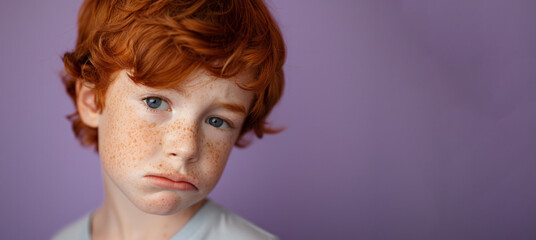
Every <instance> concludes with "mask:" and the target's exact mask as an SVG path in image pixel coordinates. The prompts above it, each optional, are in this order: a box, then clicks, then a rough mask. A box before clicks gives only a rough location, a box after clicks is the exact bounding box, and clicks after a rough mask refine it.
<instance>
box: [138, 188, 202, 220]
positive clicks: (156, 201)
mask: <svg viewBox="0 0 536 240" xmlns="http://www.w3.org/2000/svg"><path fill="white" fill-rule="evenodd" d="M140 200H141V201H132V202H133V203H134V205H135V206H136V207H137V208H138V209H140V210H141V211H143V212H145V213H149V214H154V215H173V214H176V213H178V212H180V211H182V210H184V209H186V208H188V207H190V206H192V205H193V204H195V203H196V202H198V201H192V200H191V199H189V200H186V199H184V198H181V197H180V196H179V195H178V194H177V193H175V192H171V191H164V192H159V193H155V194H152V195H151V196H147V197H146V198H144V199H140Z"/></svg>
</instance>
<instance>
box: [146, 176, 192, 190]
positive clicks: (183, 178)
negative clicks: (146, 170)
mask: <svg viewBox="0 0 536 240" xmlns="http://www.w3.org/2000/svg"><path fill="white" fill-rule="evenodd" d="M148 176H153V177H163V178H167V179H169V180H171V181H174V182H187V183H190V184H192V185H193V186H194V187H195V188H197V182H196V181H195V180H194V179H193V178H191V177H187V176H183V175H180V174H178V173H155V174H147V175H146V177H148Z"/></svg>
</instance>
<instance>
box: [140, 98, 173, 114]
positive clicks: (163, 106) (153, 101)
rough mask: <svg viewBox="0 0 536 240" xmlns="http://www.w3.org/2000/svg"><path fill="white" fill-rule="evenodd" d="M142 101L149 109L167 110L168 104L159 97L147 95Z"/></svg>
mask: <svg viewBox="0 0 536 240" xmlns="http://www.w3.org/2000/svg"><path fill="white" fill-rule="evenodd" d="M144 102H145V104H146V105H147V106H148V107H150V108H151V109H155V110H163V111H167V110H169V105H168V104H167V102H166V101H164V100H162V99H161V98H159V97H148V98H146V99H145V100H144Z"/></svg>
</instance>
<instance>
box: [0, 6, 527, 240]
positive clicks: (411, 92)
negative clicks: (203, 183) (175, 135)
mask: <svg viewBox="0 0 536 240" xmlns="http://www.w3.org/2000/svg"><path fill="white" fill-rule="evenodd" d="M269 5H270V7H271V9H272V11H273V13H274V15H275V16H276V18H277V19H278V21H279V22H280V25H281V28H282V30H283V33H284V36H285V39H286V42H287V46H288V61H287V64H286V67H285V69H286V76H287V81H288V84H287V86H286V91H285V95H284V97H283V100H282V102H281V104H280V105H279V106H278V107H277V108H276V109H275V112H274V114H273V115H272V117H271V120H272V122H273V123H275V125H277V126H287V127H288V129H287V130H286V131H285V132H283V133H281V134H279V135H274V136H267V137H266V138H264V139H262V140H260V141H256V142H255V143H254V144H253V145H252V146H251V147H250V148H248V149H246V150H235V151H234V152H233V154H232V156H231V159H230V162H229V164H228V168H227V169H226V172H225V173H224V176H223V178H222V179H221V181H220V183H219V185H218V187H217V188H216V190H215V191H214V192H213V193H212V194H211V196H212V198H213V199H215V200H216V201H218V202H220V203H222V204H224V205H226V206H227V207H228V208H230V209H232V210H233V211H235V212H237V213H238V214H240V215H242V216H244V217H245V218H247V219H249V220H251V221H252V222H254V223H256V224H258V225H260V226H262V227H263V228H265V229H267V230H268V231H271V232H273V233H275V234H277V235H279V236H280V237H281V238H283V239H536V189H535V184H534V183H535V181H536V174H535V170H536V161H535V160H536V146H535V145H536V126H535V123H536V104H535V103H536V102H535V101H536V14H535V11H536V2H535V1H532V0H508V1H507V0H503V1H495V0H494V1H492V0H481V1H477V0H449V1H439V0H437V1H432V0H429V1H424V0H405V1H402V0H401V1H387V0H362V1H350V0H347V1H342V0H341V1H289V0H271V1H269ZM79 6H80V0H78V1H72V0H54V1H37V0H34V1H17V0H8V1H6V0H2V1H1V5H0V34H1V35H0V36H1V38H0V73H1V75H0V76H1V81H0V103H1V105H0V106H1V110H0V114H1V115H0V116H1V117H0V139H1V142H0V148H1V151H0V159H1V162H0V164H1V165H0V192H1V195H0V197H1V198H0V213H1V216H0V239H44V238H49V237H50V236H51V235H52V234H53V233H54V232H55V231H56V230H58V229H59V228H60V227H61V226H63V225H64V224H66V223H67V222H69V221H72V220H73V219H75V218H77V217H79V216H81V215H82V214H85V213H86V212H88V211H91V210H93V209H95V208H97V207H98V206H99V204H100V203H101V201H102V198H103V194H102V184H101V179H100V167H99V160H98V157H97V155H96V154H94V153H93V152H92V151H90V150H85V149H83V148H82V147H80V146H79V144H78V143H77V142H76V141H75V139H74V137H73V134H72V132H71V129H70V124H69V123H68V121H67V120H66V119H65V115H67V114H69V113H71V111H72V110H73V106H72V104H71V102H70V100H69V99H68V97H67V95H66V94H65V93H64V91H63V87H62V85H61V84H60V80H59V78H58V73H59V72H60V70H61V69H62V63H61V61H60V55H62V53H63V52H64V51H66V50H69V49H72V48H73V46H74V40H75V35H76V27H75V20H76V12H77V10H78V7H79Z"/></svg>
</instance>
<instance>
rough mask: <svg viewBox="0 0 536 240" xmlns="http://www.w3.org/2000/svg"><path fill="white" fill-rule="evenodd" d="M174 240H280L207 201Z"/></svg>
mask: <svg viewBox="0 0 536 240" xmlns="http://www.w3.org/2000/svg"><path fill="white" fill-rule="evenodd" d="M178 235H181V236H180V238H179V236H177V238H173V239H237V240H239V239H278V238H277V237H276V236H275V235H273V234H271V233H269V232H267V231H265V230H263V229H262V228H260V227H258V226H256V225H255V224H253V223H251V222H250V221H248V220H246V219H244V218H242V217H240V216H238V215H236V214H234V213H233V212H231V211H229V210H228V209H226V208H225V207H222V206H221V205H219V204H217V203H214V202H212V201H210V200H209V201H207V203H205V205H204V206H203V207H202V208H201V209H200V210H199V211H198V212H197V213H196V215H194V217H193V218H192V219H190V221H189V222H188V223H187V224H186V226H184V228H183V229H181V231H179V234H178Z"/></svg>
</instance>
